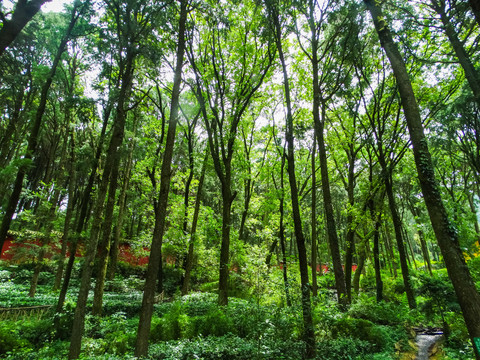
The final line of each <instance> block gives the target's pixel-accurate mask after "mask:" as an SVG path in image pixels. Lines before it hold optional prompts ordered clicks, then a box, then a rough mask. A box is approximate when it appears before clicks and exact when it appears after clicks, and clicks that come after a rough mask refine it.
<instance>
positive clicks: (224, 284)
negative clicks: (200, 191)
mask: <svg viewBox="0 0 480 360" xmlns="http://www.w3.org/2000/svg"><path fill="white" fill-rule="evenodd" d="M230 171H231V165H230V164H225V172H226V174H225V178H224V181H223V183H222V244H221V246H220V265H219V270H220V271H219V280H218V304H219V305H228V273H229V268H228V267H229V261H228V259H229V253H230V227H231V221H232V220H231V218H232V214H231V211H232V202H233V199H234V196H233V195H232V190H231V179H230V177H231V175H230Z"/></svg>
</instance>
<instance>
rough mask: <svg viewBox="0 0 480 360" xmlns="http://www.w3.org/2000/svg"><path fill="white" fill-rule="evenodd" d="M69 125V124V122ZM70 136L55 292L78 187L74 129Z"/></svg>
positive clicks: (70, 131)
mask: <svg viewBox="0 0 480 360" xmlns="http://www.w3.org/2000/svg"><path fill="white" fill-rule="evenodd" d="M68 123H69V122H68ZM69 134H70V153H69V159H68V163H69V166H68V172H69V179H68V204H67V212H66V214H65V221H64V224H63V239H62V246H61V250H60V255H59V259H58V262H57V271H56V272H55V283H54V285H53V289H54V290H58V289H60V285H61V283H62V276H63V269H64V267H65V255H66V254H67V242H68V238H69V234H70V223H71V221H72V217H73V210H74V205H75V187H76V180H77V178H76V168H75V132H74V131H73V129H70V130H69ZM62 303H63V302H62Z"/></svg>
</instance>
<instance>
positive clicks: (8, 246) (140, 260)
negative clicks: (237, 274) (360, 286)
mask: <svg viewBox="0 0 480 360" xmlns="http://www.w3.org/2000/svg"><path fill="white" fill-rule="evenodd" d="M31 245H37V246H40V245H41V243H40V241H39V240H32V241H28V242H24V243H20V242H15V240H14V239H13V237H11V236H9V237H7V239H6V240H5V242H4V244H3V249H2V254H1V256H0V260H7V261H11V260H12V259H13V257H14V256H15V252H16V249H20V248H28V247H29V246H31ZM49 247H50V251H49V252H48V253H47V255H46V257H47V258H51V257H52V256H53V255H54V254H59V253H60V248H59V247H58V245H57V244H49ZM143 250H144V253H146V254H148V252H149V249H148V248H146V247H145V248H143ZM69 256H70V253H68V251H67V257H69ZM82 256H83V248H82V247H81V246H79V249H78V250H77V253H76V254H75V257H82ZM118 259H119V260H120V261H123V262H126V263H128V264H130V265H132V266H145V265H147V264H148V256H141V255H137V254H135V253H134V251H133V250H132V248H131V246H130V244H120V246H119V249H118ZM175 261H176V258H175V256H172V255H168V256H167V257H166V258H165V262H166V263H167V264H169V265H173V264H175ZM278 267H279V268H280V269H283V263H282V262H281V263H279V265H278ZM342 267H343V268H344V270H345V266H344V265H342ZM231 270H232V271H238V267H237V268H235V267H233V266H232V269H231ZM330 270H331V269H330V267H329V266H328V265H326V264H318V265H317V273H319V274H320V273H321V274H326V273H328V272H329V271H330ZM356 270H357V265H355V264H354V265H352V273H353V272H355V271H356Z"/></svg>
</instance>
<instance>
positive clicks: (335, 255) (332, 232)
mask: <svg viewBox="0 0 480 360" xmlns="http://www.w3.org/2000/svg"><path fill="white" fill-rule="evenodd" d="M317 97H318V96H317ZM314 99H315V97H314ZM317 105H318V106H321V108H322V117H321V118H320V117H318V119H316V120H315V133H316V135H317V139H318V154H319V158H320V173H321V176H322V193H323V206H324V210H325V217H326V219H327V238H328V244H329V247H330V255H331V256H332V265H333V272H334V275H335V286H336V289H337V299H338V303H339V304H340V305H341V306H342V308H344V309H345V306H346V305H347V304H348V297H347V289H346V285H345V274H344V272H343V268H342V257H341V256H340V248H339V240H338V234H337V227H336V224H335V217H334V211H333V202H332V195H331V192H330V179H329V175H328V165H327V150H326V147H325V140H324V126H325V118H326V114H325V113H326V108H325V104H320V102H318V104H317ZM315 108H317V109H318V107H317V106H316V104H315V101H314V111H315ZM317 111H318V110H317ZM314 119H315V115H314Z"/></svg>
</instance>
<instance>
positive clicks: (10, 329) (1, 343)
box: [0, 321, 31, 354]
mask: <svg viewBox="0 0 480 360" xmlns="http://www.w3.org/2000/svg"><path fill="white" fill-rule="evenodd" d="M19 330H20V328H19V326H18V322H14V321H2V322H0V354H6V353H8V352H11V351H19V350H20V349H22V348H29V347H31V344H30V343H29V342H28V340H26V339H25V338H23V336H22V335H21V333H20V331H19Z"/></svg>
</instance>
